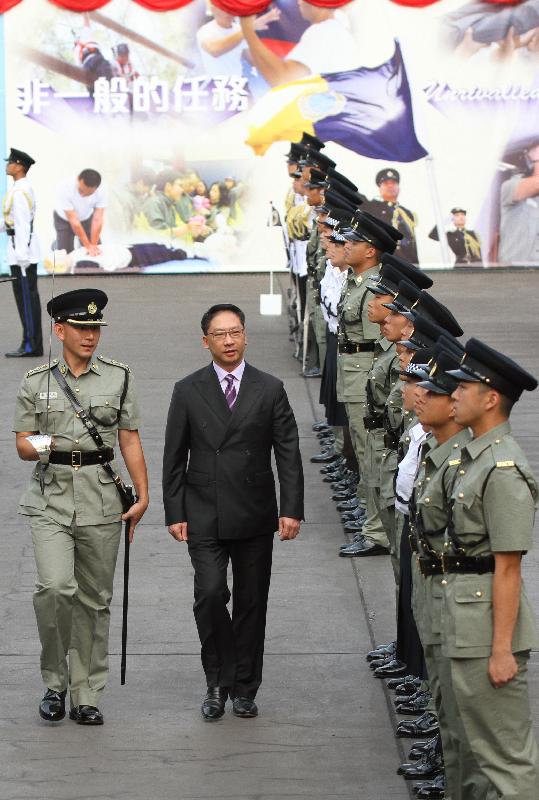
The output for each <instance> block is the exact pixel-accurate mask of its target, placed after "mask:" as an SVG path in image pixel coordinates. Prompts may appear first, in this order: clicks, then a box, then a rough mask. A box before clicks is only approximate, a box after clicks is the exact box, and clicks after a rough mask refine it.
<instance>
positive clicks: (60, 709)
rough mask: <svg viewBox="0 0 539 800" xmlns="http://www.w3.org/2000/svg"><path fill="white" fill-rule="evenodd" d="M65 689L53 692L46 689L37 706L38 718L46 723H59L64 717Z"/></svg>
mask: <svg viewBox="0 0 539 800" xmlns="http://www.w3.org/2000/svg"><path fill="white" fill-rule="evenodd" d="M66 691H67V690H66V689H64V690H63V691H62V692H55V691H54V689H47V691H46V692H45V696H44V698H43V700H42V701H41V703H40V704H39V716H40V717H41V719H44V720H46V721H47V722H60V720H61V719H63V718H64V717H65V715H66Z"/></svg>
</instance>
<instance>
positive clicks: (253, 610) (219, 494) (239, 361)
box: [163, 303, 303, 720]
mask: <svg viewBox="0 0 539 800" xmlns="http://www.w3.org/2000/svg"><path fill="white" fill-rule="evenodd" d="M201 325H202V331H203V337H202V342H203V345H204V347H205V348H206V349H207V350H209V351H210V353H211V355H212V358H213V361H212V363H211V364H210V365H209V366H207V367H204V368H203V369H201V370H198V371H197V372H194V373H193V374H192V375H188V376H187V377H186V378H184V379H183V380H181V381H179V382H178V383H176V385H175V387H174V392H173V395H172V400H171V404H170V409H169V414H168V422H167V429H166V434H165V452H164V458H163V501H164V506H165V519H166V524H167V525H168V529H169V532H170V534H171V535H172V536H173V537H174V538H175V539H177V540H178V541H186V542H187V544H188V548H189V555H190V557H191V561H192V564H193V567H194V570H195V582H194V588H195V604H194V614H195V620H196V624H197V628H198V632H199V636H200V642H201V645H202V665H203V667H204V672H205V673H206V681H207V686H208V690H207V694H206V697H205V698H204V701H203V703H202V708H201V711H202V716H203V717H204V719H206V720H216V719H219V718H220V717H222V716H223V714H224V710H225V703H226V700H227V697H228V696H229V695H230V697H231V699H232V703H233V713H234V714H235V715H236V716H238V717H244V718H246V717H254V716H256V715H257V713H258V710H257V707H256V704H255V702H254V698H255V696H256V692H257V690H258V687H259V686H260V683H261V681H262V661H263V653H264V632H265V626H266V607H267V599H268V591H269V584H270V576H271V557H272V549H273V534H274V533H275V531H276V530H278V531H279V537H280V539H294V538H295V537H296V536H297V535H298V533H299V528H300V520H301V519H303V470H302V465H301V456H300V452H299V444H298V431H297V426H296V421H295V419H294V414H293V413H292V409H291V408H290V405H289V403H288V398H287V396H286V392H285V390H284V388H283V384H282V383H281V381H280V380H278V379H277V378H274V377H272V376H271V375H268V374H266V373H265V372H260V371H259V370H257V369H255V368H254V367H252V366H250V365H249V364H246V363H245V361H244V358H243V354H244V351H245V347H246V345H247V340H246V336H245V315H244V314H243V312H242V311H241V310H240V309H239V308H238V307H237V306H234V305H231V304H228V303H227V304H221V305H215V306H212V308H210V309H209V310H208V311H207V312H206V313H205V314H204V316H203V317H202V322H201ZM272 448H273V453H274V455H275V461H276V464H277V472H278V475H279V484H280V516H278V511H277V498H276V494H275V483H274V477H273V472H272V469H271V451H272ZM229 560H230V561H231V562H232V571H233V578H234V585H233V594H232V601H233V611H232V616H230V614H229V612H228V609H227V603H228V601H229V600H230V591H229V589H228V585H227V567H228V563H229Z"/></svg>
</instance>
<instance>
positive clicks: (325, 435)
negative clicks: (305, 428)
mask: <svg viewBox="0 0 539 800" xmlns="http://www.w3.org/2000/svg"><path fill="white" fill-rule="evenodd" d="M316 438H317V439H320V440H321V441H323V440H324V439H334V438H335V434H334V433H333V430H332V429H331V428H325V429H324V430H323V431H318V433H317V434H316Z"/></svg>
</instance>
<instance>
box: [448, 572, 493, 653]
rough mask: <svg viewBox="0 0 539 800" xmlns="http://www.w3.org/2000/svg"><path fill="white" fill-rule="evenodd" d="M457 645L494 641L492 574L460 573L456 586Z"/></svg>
mask: <svg viewBox="0 0 539 800" xmlns="http://www.w3.org/2000/svg"><path fill="white" fill-rule="evenodd" d="M454 599H455V605H454V614H455V644H456V646H457V647H485V646H486V645H490V644H492V632H493V621H492V575H491V574H487V575H459V576H458V577H457V580H456V581H455V587H454Z"/></svg>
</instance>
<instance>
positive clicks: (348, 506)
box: [337, 497, 359, 511]
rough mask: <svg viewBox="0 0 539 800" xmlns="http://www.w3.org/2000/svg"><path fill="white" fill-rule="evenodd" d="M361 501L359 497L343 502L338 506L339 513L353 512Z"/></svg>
mask: <svg viewBox="0 0 539 800" xmlns="http://www.w3.org/2000/svg"><path fill="white" fill-rule="evenodd" d="M358 504H359V501H358V499H357V497H352V498H351V499H350V500H343V501H342V502H341V503H338V504H337V511H353V510H354V508H357V507H358Z"/></svg>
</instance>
